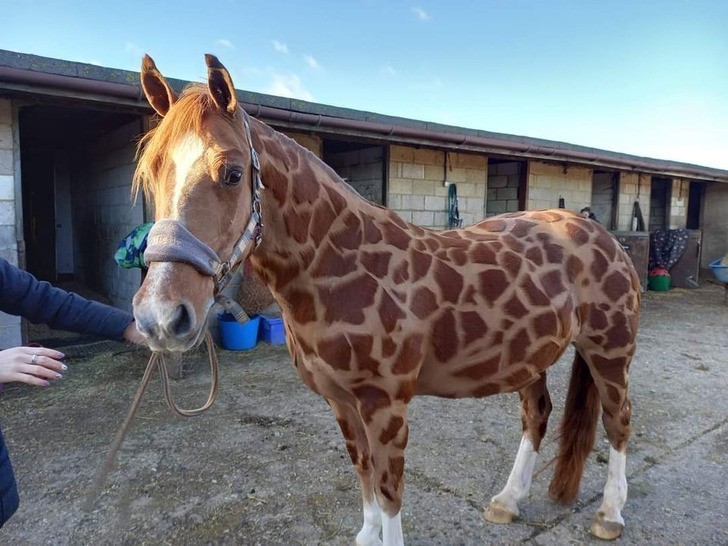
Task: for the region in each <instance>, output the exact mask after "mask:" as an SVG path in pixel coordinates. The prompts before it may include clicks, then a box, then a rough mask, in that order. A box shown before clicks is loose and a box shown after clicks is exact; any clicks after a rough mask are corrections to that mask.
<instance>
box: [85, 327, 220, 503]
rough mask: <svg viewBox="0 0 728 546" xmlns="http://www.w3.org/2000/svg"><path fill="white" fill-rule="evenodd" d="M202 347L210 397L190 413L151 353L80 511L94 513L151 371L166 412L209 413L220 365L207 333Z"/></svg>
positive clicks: (157, 355)
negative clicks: (155, 374)
mask: <svg viewBox="0 0 728 546" xmlns="http://www.w3.org/2000/svg"><path fill="white" fill-rule="evenodd" d="M205 344H206V345H207V356H208V359H209V360H210V374H211V375H212V384H211V385H210V394H209V395H208V397H207V402H205V403H204V404H203V405H202V406H200V407H199V408H195V409H191V410H186V409H182V408H180V407H179V406H178V405H177V404H176V403H175V401H174V399H173V398H172V391H171V389H170V387H169V373H168V372H167V362H166V361H165V359H164V356H163V355H162V354H161V353H156V352H154V353H152V356H151V357H149V362H148V363H147V369H146V370H145V371H144V377H142V382H141V384H140V385H139V389H138V390H137V393H136V396H134V400H133V401H132V403H131V407H130V408H129V413H127V415H126V419H124V423H123V424H122V425H121V428H120V429H119V432H117V433H116V438H114V441H113V442H112V443H111V446H110V447H109V451H108V452H107V453H106V460H104V464H103V466H102V467H101V468H100V469H99V472H98V474H96V479H95V480H94V484H93V487H92V488H91V491H89V494H88V496H87V497H86V502H85V503H84V506H83V509H84V510H85V511H86V512H90V511H91V510H92V509H93V505H94V504H95V503H96V499H97V498H98V496H99V493H101V489H103V487H104V484H105V483H106V480H107V479H108V477H109V473H110V472H111V470H112V468H113V467H114V462H115V461H116V454H117V453H118V451H119V448H121V444H122V442H123V441H124V437H125V436H126V433H127V432H128V431H129V428H131V422H132V421H133V420H134V415H135V414H136V411H137V408H138V407H139V403H140V402H141V401H142V396H143V395H144V391H145V390H146V388H147V385H148V384H149V381H150V379H151V378H152V372H153V371H154V368H158V369H159V376H160V378H161V380H162V389H163V390H164V398H165V399H166V401H167V406H169V409H170V410H172V411H173V412H174V413H176V414H178V415H182V416H183V417H193V416H195V415H199V414H200V413H202V412H203V411H205V410H206V409H209V407H210V406H212V404H213V402H214V401H215V398H216V397H217V387H218V375H219V374H218V368H219V363H218V360H217V353H216V352H215V346H214V344H213V342H212V336H211V335H210V332H209V331H208V332H206V333H205Z"/></svg>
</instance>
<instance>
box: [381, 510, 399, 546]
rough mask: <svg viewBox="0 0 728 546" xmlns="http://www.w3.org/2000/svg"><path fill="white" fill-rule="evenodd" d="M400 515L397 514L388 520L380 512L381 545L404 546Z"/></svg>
mask: <svg viewBox="0 0 728 546" xmlns="http://www.w3.org/2000/svg"><path fill="white" fill-rule="evenodd" d="M400 513H401V512H398V513H397V515H396V516H394V517H393V518H390V517H389V516H388V515H387V514H385V513H384V512H382V543H383V544H384V546H404V536H403V535H402V518H401V517H400Z"/></svg>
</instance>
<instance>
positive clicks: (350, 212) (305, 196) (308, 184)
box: [252, 126, 411, 294]
mask: <svg viewBox="0 0 728 546" xmlns="http://www.w3.org/2000/svg"><path fill="white" fill-rule="evenodd" d="M257 136H258V139H256V140H259V141H260V149H259V154H260V161H261V171H262V177H263V184H264V186H265V188H266V189H265V190H264V194H265V195H264V201H263V207H264V209H263V223H264V227H263V238H262V244H261V246H260V247H259V248H258V250H257V251H256V252H255V253H254V254H253V256H252V261H253V265H254V267H255V268H256V270H257V271H258V273H259V274H260V275H261V276H262V277H263V278H264V279H265V280H267V282H268V284H269V287H270V288H271V290H272V291H273V292H274V294H275V293H276V292H278V291H281V290H284V289H285V288H286V287H290V286H291V283H292V282H293V280H294V279H295V278H297V277H299V276H301V277H307V278H314V277H319V276H321V275H332V274H338V276H339V277H341V276H344V275H346V274H349V273H352V272H354V268H355V267H357V265H356V264H357V260H356V257H355V255H356V253H357V252H358V251H359V247H360V246H361V245H362V244H364V243H371V242H378V241H379V240H382V239H383V238H384V237H385V233H388V227H389V226H390V225H391V226H393V227H392V229H396V230H398V231H399V232H400V234H401V236H403V237H410V236H411V232H410V231H409V230H410V226H408V225H407V224H405V223H404V222H403V221H402V220H401V219H399V218H398V217H397V216H396V215H395V214H394V213H392V212H391V211H388V210H386V209H384V208H383V207H379V206H376V205H373V204H371V203H369V202H368V201H366V200H365V199H363V198H361V197H360V196H359V195H358V194H356V192H354V190H352V189H351V188H350V187H349V186H348V185H346V183H345V182H343V181H342V180H341V178H339V176H338V175H337V174H336V173H335V172H334V171H333V170H332V169H331V168H330V167H328V166H327V165H326V164H325V163H324V162H323V161H321V160H320V159H319V158H318V157H316V156H315V155H314V154H313V153H311V152H310V151H308V150H307V149H305V148H303V147H302V146H300V145H299V144H297V143H296V142H294V141H293V140H291V139H289V138H288V137H286V136H284V135H281V134H280V133H277V132H275V131H273V130H272V129H270V128H268V127H267V126H264V127H263V128H262V130H259V131H257ZM256 146H257V144H256ZM304 272H308V275H305V276H303V275H301V273H304ZM293 284H296V283H293Z"/></svg>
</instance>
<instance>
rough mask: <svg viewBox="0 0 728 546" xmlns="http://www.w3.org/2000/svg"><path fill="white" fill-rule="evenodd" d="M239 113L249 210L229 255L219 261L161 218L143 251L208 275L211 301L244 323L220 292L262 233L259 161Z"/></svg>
mask: <svg viewBox="0 0 728 546" xmlns="http://www.w3.org/2000/svg"><path fill="white" fill-rule="evenodd" d="M241 110H242V112H243V125H244V127H245V135H246V138H247V139H248V146H249V148H250V158H251V164H252V184H251V186H252V192H253V200H252V212H251V214H250V219H249V220H248V224H247V226H246V227H245V231H243V234H242V235H241V236H240V238H239V239H238V241H237V243H235V246H233V250H232V252H231V253H230V256H229V257H228V259H227V260H225V261H223V260H221V259H220V257H219V256H218V255H217V253H216V252H215V251H214V250H213V249H212V248H210V246H209V245H207V244H205V243H203V242H202V241H200V240H199V239H198V238H197V237H196V236H195V235H193V234H192V232H190V231H189V230H188V229H187V228H186V227H185V226H184V224H182V222H180V221H179V220H174V219H171V218H164V219H162V220H159V221H157V222H156V223H155V224H154V226H153V227H152V229H151V230H150V231H149V237H148V239H147V249H146V251H145V252H144V260H145V261H146V263H148V264H149V263H151V262H178V263H186V264H189V265H191V266H192V267H194V268H195V269H196V270H197V271H199V272H200V273H202V274H203V275H207V276H209V277H212V278H213V280H214V282H215V290H214V295H215V302H216V303H219V304H220V305H222V306H223V307H224V308H225V309H226V310H227V311H229V312H230V313H231V314H232V315H234V316H235V319H236V320H237V321H238V322H241V323H242V322H247V321H248V320H249V317H248V315H247V313H246V312H245V311H244V310H243V308H242V307H240V305H239V304H238V303H237V302H236V301H235V300H234V299H233V298H232V297H231V295H229V294H224V293H223V291H224V289H225V287H226V286H227V285H228V284H229V283H230V280H231V279H232V278H233V277H235V275H236V274H237V273H238V270H239V267H238V266H239V265H242V263H243V262H244V261H245V258H247V257H248V255H249V254H250V252H252V250H251V244H252V243H255V248H258V246H259V245H260V242H261V240H262V235H263V217H262V213H261V206H260V195H261V192H262V191H263V189H264V188H265V186H263V180H262V179H261V176H260V161H259V160H258V152H256V151H255V148H254V147H253V137H252V134H251V132H250V118H249V117H248V113H247V112H246V111H245V110H243V109H242V108H241Z"/></svg>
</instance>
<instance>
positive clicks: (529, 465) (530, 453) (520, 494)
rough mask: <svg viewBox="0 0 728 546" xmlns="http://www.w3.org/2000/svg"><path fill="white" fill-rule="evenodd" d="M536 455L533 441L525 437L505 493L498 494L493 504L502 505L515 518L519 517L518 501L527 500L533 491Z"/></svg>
mask: <svg viewBox="0 0 728 546" xmlns="http://www.w3.org/2000/svg"><path fill="white" fill-rule="evenodd" d="M536 455H538V453H536V452H535V451H534V450H533V444H532V443H531V440H530V439H528V437H526V435H524V436H523V437H521V445H520V446H518V454H517V455H516V460H515V462H514V463H513V469H512V470H511V474H510V476H508V482H506V486H505V487H504V488H503V491H501V492H500V493H498V494H497V495H496V496H495V497H493V499H492V500H491V502H496V503H499V504H501V505H502V506H503V507H504V508H506V509H507V510H508V511H509V512H510V513H512V514H513V515H514V516H517V515H518V513H519V512H518V501H520V500H522V499H524V498H526V497H527V496H528V493H529V491H530V490H531V478H532V477H533V467H534V466H535V465H536Z"/></svg>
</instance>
